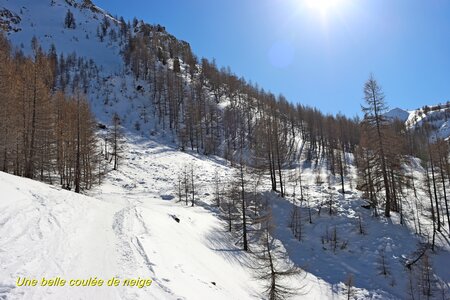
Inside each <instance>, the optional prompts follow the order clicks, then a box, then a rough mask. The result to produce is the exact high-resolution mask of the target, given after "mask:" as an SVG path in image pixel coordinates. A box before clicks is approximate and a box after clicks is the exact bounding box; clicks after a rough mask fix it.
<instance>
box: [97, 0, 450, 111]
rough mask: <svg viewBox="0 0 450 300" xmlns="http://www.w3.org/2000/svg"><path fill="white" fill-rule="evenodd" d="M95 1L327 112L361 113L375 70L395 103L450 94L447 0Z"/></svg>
mask: <svg viewBox="0 0 450 300" xmlns="http://www.w3.org/2000/svg"><path fill="white" fill-rule="evenodd" d="M311 1H322V2H324V3H325V5H327V3H328V2H329V1H331V2H332V4H330V5H329V6H328V8H323V7H322V8H320V7H316V5H314V4H311ZM94 3H96V4H97V5H98V6H100V7H102V8H104V9H106V10H107V11H109V12H110V13H111V14H113V15H118V16H123V17H125V19H130V20H131V19H132V18H133V17H134V16H136V17H137V18H138V19H143V20H145V21H146V22H148V23H151V24H155V23H159V24H161V25H163V26H165V27H166V29H167V30H168V31H169V32H170V33H172V34H174V35H175V36H176V37H177V38H180V39H183V40H186V41H187V42H189V43H190V44H191V47H192V49H193V50H194V52H195V53H196V54H197V55H198V56H199V57H206V58H209V59H212V58H215V59H216V62H217V64H218V65H219V66H230V67H231V69H232V71H233V72H234V73H236V74H237V75H238V76H243V77H245V78H246V79H247V80H251V81H252V82H257V83H258V84H259V85H260V86H261V87H263V88H264V89H265V90H270V91H272V92H273V93H276V94H278V93H282V94H283V95H285V96H286V98H287V99H288V100H289V101H291V102H294V103H297V102H300V103H303V104H306V105H310V106H315V107H317V108H319V109H320V110H322V111H323V112H325V113H332V114H335V113H338V112H342V113H344V114H346V115H348V116H354V115H356V114H360V104H362V103H363V99H362V97H363V92H362V88H363V84H364V82H365V81H366V79H367V78H368V77H369V74H370V73H371V72H372V73H373V74H374V75H375V78H376V79H377V80H378V81H379V83H380V84H381V86H382V87H383V90H384V92H385V94H386V101H387V102H388V104H389V106H390V107H391V108H394V107H401V108H407V109H414V108H417V107H421V106H423V105H425V104H434V103H438V102H445V101H449V100H450V1H448V0H189V1H186V0H161V1H156V0H150V1H149V0H130V1H111V0H94Z"/></svg>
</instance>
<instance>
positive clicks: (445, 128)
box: [385, 103, 450, 140]
mask: <svg viewBox="0 0 450 300" xmlns="http://www.w3.org/2000/svg"><path fill="white" fill-rule="evenodd" d="M385 116H386V117H387V118H390V119H397V120H400V121H402V122H404V123H405V125H406V128H408V129H410V130H412V131H414V130H420V129H421V128H424V127H428V128H430V131H431V133H430V136H431V138H432V139H433V140H436V139H445V140H447V139H448V138H449V137H450V104H449V103H447V104H441V105H431V106H428V105H427V106H424V107H422V108H420V109H416V110H411V111H405V110H403V109H400V108H394V109H392V110H390V111H388V112H387V113H386V114H385Z"/></svg>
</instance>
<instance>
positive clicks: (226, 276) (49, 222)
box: [0, 140, 333, 299]
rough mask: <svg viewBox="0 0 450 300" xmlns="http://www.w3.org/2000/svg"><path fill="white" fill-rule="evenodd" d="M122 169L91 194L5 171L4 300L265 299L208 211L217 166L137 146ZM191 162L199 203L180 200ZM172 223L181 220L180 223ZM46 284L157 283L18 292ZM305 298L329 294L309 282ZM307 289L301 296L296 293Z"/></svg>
mask: <svg viewBox="0 0 450 300" xmlns="http://www.w3.org/2000/svg"><path fill="white" fill-rule="evenodd" d="M128 150H129V155H128V157H127V159H126V160H125V161H124V162H123V163H124V165H123V167H122V169H121V170H120V171H117V172H112V173H111V174H110V175H109V176H108V178H107V179H106V182H105V183H104V184H103V185H102V186H100V187H98V188H96V189H95V190H93V191H92V192H91V193H90V195H91V197H87V196H82V195H77V194H74V193H71V192H68V191H65V190H60V189H57V188H55V187H52V186H48V185H45V184H42V183H38V182H35V181H31V180H28V179H23V178H19V177H15V176H12V175H7V174H5V173H0V188H1V189H2V191H3V192H2V195H4V196H3V197H2V198H1V200H0V209H1V211H2V214H1V217H0V224H1V226H0V262H1V263H0V270H1V271H0V298H2V299H64V298H65V297H66V296H67V295H70V297H71V298H81V299H91V298H95V299H260V298H261V297H264V296H262V294H261V286H260V283H259V282H258V281H256V280H255V279H254V277H253V275H252V271H251V269H249V268H248V266H251V265H252V258H251V256H250V255H248V254H246V253H244V252H242V251H241V250H239V249H238V248H237V247H236V246H235V245H234V243H233V238H231V237H230V235H229V234H228V233H227V232H226V231H225V230H224V228H225V224H223V222H222V221H220V220H219V219H218V218H217V217H216V216H215V213H214V212H213V211H211V209H210V208H209V207H210V206H209V205H208V203H209V202H211V201H212V197H213V196H212V192H211V191H210V182H211V177H212V174H213V172H214V171H215V170H220V172H221V173H222V174H224V176H227V177H228V176H231V175H232V169H230V168H229V167H228V166H227V164H226V163H225V162H224V161H222V160H218V159H206V158H204V157H197V156H192V155H189V154H186V153H182V152H179V151H177V150H176V149H174V148H171V147H170V146H167V145H162V144H160V143H158V142H155V141H142V140H131V141H130V143H129V144H128ZM185 164H194V166H195V168H196V170H202V172H201V173H200V172H198V173H197V175H196V177H197V180H198V187H199V195H198V199H199V200H198V206H195V207H190V206H184V205H182V204H179V203H176V200H175V199H174V196H172V195H173V185H174V184H175V182H174V178H176V172H177V170H178V168H179V167H181V166H183V165H185ZM175 219H178V220H179V222H177V221H176V220H175ZM19 276H20V277H27V278H36V279H40V278H41V277H45V278H53V277H57V276H60V277H62V278H65V279H70V278H76V279H89V277H91V276H92V277H95V276H97V278H103V279H106V280H108V279H110V278H112V277H116V278H119V279H125V278H137V277H141V278H151V279H152V280H153V283H152V285H151V286H150V287H144V288H141V289H140V288H137V287H123V286H119V287H106V286H103V287H68V286H65V287H18V286H16V280H17V277H19ZM292 284H293V285H294V286H296V285H298V286H302V285H305V286H306V288H305V289H304V290H303V292H305V291H307V292H308V294H307V295H308V299H324V298H330V297H333V292H332V288H331V287H330V286H329V285H328V284H327V283H326V282H324V281H323V280H321V279H319V278H316V277H315V276H311V275H307V276H306V277H304V276H302V277H299V278H298V279H297V280H296V281H293V283H292ZM300 292H301V291H300Z"/></svg>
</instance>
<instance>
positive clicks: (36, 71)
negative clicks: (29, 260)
mask: <svg viewBox="0 0 450 300" xmlns="http://www.w3.org/2000/svg"><path fill="white" fill-rule="evenodd" d="M0 45H1V47H0V57H1V61H2V64H1V65H0V77H1V80H0V105H1V107H2V117H1V118H0V128H1V135H0V149H1V150H0V151H1V163H0V167H1V170H2V171H4V172H10V173H13V174H15V175H19V176H25V177H28V178H32V179H39V180H41V181H46V182H50V183H59V184H60V185H61V186H62V187H64V188H66V189H74V190H75V191H76V192H80V191H81V190H84V189H89V188H90V187H92V185H93V184H94V183H96V182H98V176H99V173H102V171H101V170H99V168H98V166H99V164H100V160H101V157H100V152H99V149H98V146H97V137H96V122H95V119H94V117H93V115H92V113H91V111H90V108H89V104H88V101H87V99H86V97H85V96H84V94H83V93H81V92H79V91H75V92H74V93H73V94H72V95H71V96H69V95H67V94H65V93H64V92H62V91H58V90H57V89H56V81H57V77H58V76H57V72H58V70H57V69H58V65H57V56H56V54H55V52H52V51H50V52H49V53H45V52H43V50H42V49H41V47H40V46H39V45H38V43H37V41H36V39H33V41H32V46H33V56H32V57H26V56H24V55H23V54H21V53H20V52H16V51H13V49H12V47H11V45H10V44H9V42H8V41H7V40H6V38H5V37H4V36H3V35H0Z"/></svg>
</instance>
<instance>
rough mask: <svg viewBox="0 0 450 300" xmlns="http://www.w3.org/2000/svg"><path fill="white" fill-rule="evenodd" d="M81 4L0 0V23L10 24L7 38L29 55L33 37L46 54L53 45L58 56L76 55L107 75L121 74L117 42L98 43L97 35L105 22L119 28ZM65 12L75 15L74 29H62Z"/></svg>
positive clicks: (104, 16) (100, 14)
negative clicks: (90, 60)
mask: <svg viewBox="0 0 450 300" xmlns="http://www.w3.org/2000/svg"><path fill="white" fill-rule="evenodd" d="M82 2H83V1H72V0H66V1H64V0H38V1H29V0H1V1H0V12H3V18H2V19H0V20H3V22H4V23H5V24H7V23H9V24H10V25H9V27H11V28H10V30H9V31H8V38H10V39H11V41H12V43H13V44H14V45H16V46H19V47H20V48H21V49H22V50H23V51H24V52H25V53H26V54H30V53H31V40H32V38H33V37H36V38H37V39H38V41H39V43H40V45H41V46H42V47H43V48H44V49H45V50H46V51H47V50H49V49H50V47H51V45H52V44H54V45H55V46H56V50H57V51H58V53H64V54H65V55H68V54H71V53H73V52H76V54H77V56H79V57H85V58H86V60H89V59H92V60H94V61H95V63H96V64H97V65H99V66H101V67H102V68H103V70H105V71H107V72H108V73H113V72H118V71H120V70H121V68H122V67H123V60H122V59H121V57H120V50H121V49H120V42H119V41H115V42H112V41H111V40H109V39H107V38H105V39H104V41H101V40H100V38H99V36H98V31H97V29H98V27H99V25H100V24H101V22H103V20H104V19H105V18H106V19H108V20H109V21H110V26H111V27H112V28H115V29H117V28H118V22H117V21H116V20H114V19H113V18H112V17H111V16H109V15H108V14H106V13H104V12H103V11H102V10H100V9H99V8H97V7H96V6H94V5H92V6H91V5H82ZM68 11H70V12H71V13H72V14H73V15H74V18H75V24H76V26H75V28H74V29H73V28H66V27H65V26H64V21H65V16H66V13H67V12H68ZM0 15H1V14H0ZM0 24H1V23H0Z"/></svg>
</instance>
